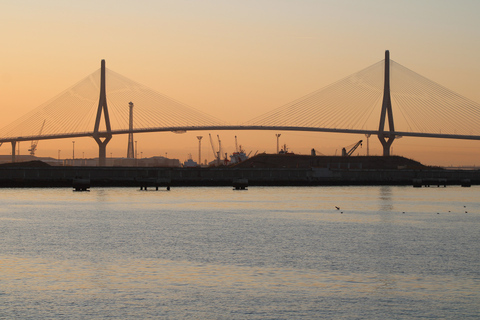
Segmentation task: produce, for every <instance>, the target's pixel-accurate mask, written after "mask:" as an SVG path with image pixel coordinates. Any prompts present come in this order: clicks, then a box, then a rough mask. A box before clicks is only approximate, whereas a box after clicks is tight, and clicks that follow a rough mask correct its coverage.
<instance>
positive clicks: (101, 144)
mask: <svg viewBox="0 0 480 320" xmlns="http://www.w3.org/2000/svg"><path fill="white" fill-rule="evenodd" d="M100 74H101V75H100V98H99V100H98V109H97V118H96V119H95V128H94V129H93V135H92V136H93V139H95V141H96V142H97V144H98V149H99V150H98V165H99V166H101V167H103V166H105V165H106V162H107V143H108V142H109V141H110V140H111V139H112V128H111V127H110V117H109V115H108V107H107V94H106V90H105V60H102V67H101V72H100ZM102 111H103V116H104V119H105V129H106V130H105V132H99V129H100V121H101V119H102ZM102 139H103V140H102Z"/></svg>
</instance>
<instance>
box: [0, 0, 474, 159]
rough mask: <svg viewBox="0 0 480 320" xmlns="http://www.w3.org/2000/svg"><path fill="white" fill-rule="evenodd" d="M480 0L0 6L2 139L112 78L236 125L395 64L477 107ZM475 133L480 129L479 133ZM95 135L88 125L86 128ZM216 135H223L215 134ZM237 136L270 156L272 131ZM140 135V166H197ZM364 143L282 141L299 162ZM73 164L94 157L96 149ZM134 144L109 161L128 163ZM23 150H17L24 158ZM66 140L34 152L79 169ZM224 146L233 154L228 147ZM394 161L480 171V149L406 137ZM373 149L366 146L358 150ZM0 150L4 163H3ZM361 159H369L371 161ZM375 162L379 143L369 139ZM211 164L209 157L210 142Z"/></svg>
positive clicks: (190, 147)
mask: <svg viewBox="0 0 480 320" xmlns="http://www.w3.org/2000/svg"><path fill="white" fill-rule="evenodd" d="M479 13H480V1H478V0H460V1H444V0H415V1H385V0H362V1H353V0H352V1H342V0H335V1H323V0H314V1H293V0H292V1H283V0H255V1H246V0H242V1H226V0H223V1H208V0H198V1H195V0H189V1H182V0H172V1H162V0H156V1H153V0H152V1H142V0H136V1H119V0H116V1H113V0H112V1H90V0H82V1H51V0H42V1H33V0H32V1H23V0H15V1H10V0H3V1H1V2H0V19H1V23H2V28H0V39H1V40H2V50H1V53H0V57H1V61H2V63H1V65H2V67H1V68H0V92H1V97H2V105H3V107H2V109H3V111H2V117H1V118H0V127H4V126H5V125H7V124H9V123H10V122H12V121H13V120H15V119H17V118H19V117H20V116H22V115H23V114H25V113H27V112H28V111H30V110H32V109H34V108H35V107H37V106H39V105H40V104H42V103H44V102H45V101H47V100H48V99H50V98H52V97H54V96H55V95H56V94H58V93H60V92H61V91H63V90H65V89H66V88H68V87H70V86H71V85H73V84H75V83H76V82H78V81H79V80H81V79H83V78H84V77H85V76H86V75H88V74H90V73H92V72H93V71H95V70H96V69H98V68H99V66H100V60H101V59H105V60H106V61H107V67H108V68H109V69H111V70H114V71H115V72H118V73H120V74H122V75H124V76H127V77H129V78H131V79H133V80H135V81H137V82H140V83H142V84H144V85H147V86H148V87H151V88H153V89H155V90H156V91H158V92H161V93H163V94H165V95H167V96H169V97H172V98H174V99H176V100H179V101H181V102H183V103H185V104H187V105H190V106H192V107H194V108H196V109H199V110H202V111H204V112H206V113H209V114H212V115H214V116H216V117H218V118H220V119H223V120H225V121H227V122H230V123H241V122H243V121H246V120H249V119H250V118H252V117H254V116H256V115H259V114H263V113H265V112H267V111H269V110H272V109H274V108H277V107H279V106H281V105H283V104H285V103H287V102H289V101H292V100H294V99H297V98H299V97H301V96H303V95H305V94H307V93H310V92H312V91H314V90H317V89H319V88H322V87H323V86H325V85H328V84H330V83H332V82H335V81H337V80H339V79H341V78H343V77H345V76H347V75H349V74H352V73H354V72H357V71H359V70H361V69H363V68H365V67H367V66H370V65H372V64H373V63H376V62H378V61H380V60H382V59H383V58H384V51H385V50H387V49H388V50H390V53H391V58H392V59H393V60H395V61H396V62H398V63H400V64H402V65H404V66H406V67H408V68H409V69H412V70H414V71H415V72H417V73H420V74H422V75H424V76H425V77H427V78H429V79H431V80H434V81H436V82H437V83H440V84H441V85H444V86H446V87H447V88H450V89H451V90H453V91H456V92H458V93H459V94H461V95H463V96H466V97H467V98H470V99H471V100H474V101H476V102H480V90H479V86H480V80H479V79H480V62H479V60H478V57H479V56H480V41H479V40H480V19H478V16H479ZM479 125H480V124H479ZM92 128H93V124H92ZM211 133H212V134H214V135H216V134H217V132H211ZM218 133H219V134H220V136H221V137H222V143H223V145H224V146H225V147H226V148H227V152H229V153H231V152H233V146H234V139H233V136H234V135H235V134H237V135H238V137H239V142H240V143H242V144H243V145H244V146H245V148H246V149H247V151H250V150H252V151H253V152H255V151H256V150H259V151H267V152H274V151H275V149H276V140H275V135H274V132H251V133H248V132H239V133H235V132H218ZM199 134H200V135H203V136H208V132H193V133H187V134H184V135H174V134H172V133H158V134H148V135H136V137H135V140H138V144H139V145H138V147H139V152H140V151H141V152H143V155H144V156H153V155H159V154H161V155H164V154H165V152H167V153H168V156H169V157H170V156H172V157H176V158H179V159H180V160H181V161H183V160H185V159H186V158H187V157H188V154H189V153H192V155H193V157H194V159H195V160H196V157H197V152H198V151H197V145H198V141H197V139H196V138H195V136H196V135H199ZM360 139H365V137H364V136H361V135H358V136H355V135H338V134H311V133H289V132H286V133H282V139H281V143H286V144H287V145H288V146H289V147H290V149H291V150H292V151H294V152H297V153H309V150H310V149H311V148H315V149H317V150H319V151H320V152H322V153H324V154H334V153H335V151H336V150H338V152H340V150H341V148H342V147H344V146H347V145H350V144H352V143H354V142H356V141H358V140H360ZM76 140H77V141H76V144H75V147H76V154H77V155H78V154H81V153H82V152H84V153H85V156H86V157H87V156H88V157H94V156H97V155H98V150H97V147H96V144H95V142H94V140H93V139H91V138H83V139H76ZM126 143H127V136H116V137H114V138H113V139H112V141H111V142H110V144H109V145H108V149H107V153H108V154H110V153H112V155H113V156H126V149H127V146H126ZM28 147H29V143H27V142H24V143H22V145H21V153H22V154H26V153H27V149H28ZM71 148H72V143H71V140H67V141H54V142H47V141H40V143H39V146H38V151H37V155H38V156H53V157H56V156H57V151H58V150H62V158H63V157H71ZM228 148H229V149H228ZM393 148H394V150H393V152H394V153H396V154H402V155H405V156H407V157H410V158H414V159H416V160H420V161H422V162H426V163H428V164H440V165H449V164H454V165H455V164H477V165H480V142H478V141H473V142H472V141H466V142H464V141H445V140H436V139H418V138H417V139H415V138H403V139H400V140H398V141H396V142H394V145H393ZM364 149H365V147H364ZM10 152H11V150H10V145H3V146H2V147H1V148H0V154H9V153H10ZM361 152H363V153H365V152H366V150H362V151H361ZM370 152H371V153H377V154H379V153H380V152H381V149H380V143H379V142H378V140H377V139H376V138H375V139H374V138H373V137H372V138H371V139H370ZM203 154H204V155H205V157H208V158H209V159H211V158H212V157H213V155H212V151H211V148H210V145H209V144H208V139H207V140H204V144H203Z"/></svg>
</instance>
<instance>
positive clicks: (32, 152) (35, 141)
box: [28, 120, 46, 157]
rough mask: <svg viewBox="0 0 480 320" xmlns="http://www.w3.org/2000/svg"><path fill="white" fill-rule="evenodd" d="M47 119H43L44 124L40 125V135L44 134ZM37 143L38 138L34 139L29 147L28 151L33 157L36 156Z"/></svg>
mask: <svg viewBox="0 0 480 320" xmlns="http://www.w3.org/2000/svg"><path fill="white" fill-rule="evenodd" d="M45 121H46V120H43V123H42V126H41V127H40V132H39V133H38V135H41V134H42V131H43V127H44V126H45ZM37 145H38V140H32V144H31V145H30V149H28V151H30V155H31V156H32V157H33V156H35V151H36V150H37Z"/></svg>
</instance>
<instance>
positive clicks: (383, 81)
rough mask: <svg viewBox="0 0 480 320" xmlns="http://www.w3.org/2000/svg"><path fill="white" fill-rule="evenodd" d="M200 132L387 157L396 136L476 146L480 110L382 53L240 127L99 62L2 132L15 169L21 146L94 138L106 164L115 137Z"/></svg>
mask: <svg viewBox="0 0 480 320" xmlns="http://www.w3.org/2000/svg"><path fill="white" fill-rule="evenodd" d="M130 102H133V104H134V108H133V104H130ZM129 104H130V108H129ZM133 110H134V111H133ZM132 111H133V113H132ZM133 115H134V117H133ZM394 115H395V117H394ZM201 130H279V131H317V132H336V133H354V134H367V135H376V136H377V137H378V138H379V140H380V142H381V143H382V146H383V155H384V156H388V155H389V154H390V147H391V145H392V143H393V141H394V140H395V138H398V137H401V136H410V137H431V138H443V139H467V140H480V104H479V103H476V102H474V101H471V100H469V99H467V98H465V97H462V96H461V95H459V94H457V93H455V92H453V91H451V90H449V89H447V88H445V87H443V86H441V85H439V84H437V83H435V82H433V81H431V80H429V79H427V78H425V77H423V76H421V75H419V74H417V73H415V72H414V71H412V70H409V69H408V68H406V67H404V66H402V65H400V64H398V63H396V62H394V61H393V60H390V57H389V52H388V51H386V53H385V59H384V60H382V61H379V62H378V63H376V64H374V65H372V66H370V67H367V68H365V69H363V70H361V71H359V72H357V73H354V74H352V75H350V76H348V77H346V78H344V79H342V80H340V81H337V82H335V83H333V84H331V85H329V86H327V87H324V88H322V89H320V90H318V91H315V92H313V93H310V94H308V95H306V96H304V97H301V98H299V99H297V100H295V101H293V102H290V103H288V104H286V105H284V106H281V107H279V108H277V109H275V110H272V111H270V112H267V113H265V114H263V115H260V116H258V117H256V118H254V119H251V120H249V121H247V122H245V123H243V124H242V125H229V124H228V123H226V122H224V121H222V120H219V119H217V118H215V117H213V116H210V115H208V114H206V113H203V112H201V111H199V110H196V109H194V108H191V107H189V106H187V105H185V104H182V103H181V102H178V101H175V100H173V99H171V98H169V97H166V96H164V95H162V94H160V93H158V92H156V91H154V90H152V89H150V88H147V87H146V86H143V85H141V84H139V83H137V82H134V81H132V80H130V79H128V78H126V77H124V76H122V75H120V74H118V73H115V72H113V71H111V70H109V69H106V68H105V61H103V60H102V65H101V68H100V69H99V70H97V71H95V72H94V73H92V74H91V75H89V76H88V77H86V78H85V79H83V80H81V81H80V82H78V83H77V84H75V85H74V86H72V87H71V88H69V89H67V90H65V91H63V92H62V93H60V94H59V95H57V96H56V97H54V98H52V99H51V100H49V101H47V102H46V103H44V104H42V105H40V106H39V107H37V108H36V109H34V110H32V111H31V112H30V113H28V114H26V115H25V116H23V117H21V118H20V119H18V120H16V121H15V122H13V123H11V124H10V125H8V126H6V127H4V128H2V129H0V143H6V142H10V143H11V144H12V161H13V162H14V161H15V145H16V143H17V142H19V141H29V140H46V139H62V138H75V137H92V138H94V139H95V141H96V142H97V144H98V146H99V165H104V164H105V159H106V146H107V144H108V142H109V141H110V139H111V138H112V136H113V135H118V134H129V135H132V134H133V133H142V132H162V131H201ZM130 140H133V139H129V143H133V141H130ZM129 149H130V146H129Z"/></svg>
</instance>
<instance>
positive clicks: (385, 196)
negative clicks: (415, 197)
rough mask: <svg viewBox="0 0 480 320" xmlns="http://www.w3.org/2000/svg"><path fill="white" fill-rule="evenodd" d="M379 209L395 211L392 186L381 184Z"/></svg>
mask: <svg viewBox="0 0 480 320" xmlns="http://www.w3.org/2000/svg"><path fill="white" fill-rule="evenodd" d="M379 193H380V195H379V200H380V201H379V208H378V209H379V211H381V212H389V211H393V200H392V193H393V190H392V187H391V186H381V187H380V188H379Z"/></svg>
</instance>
